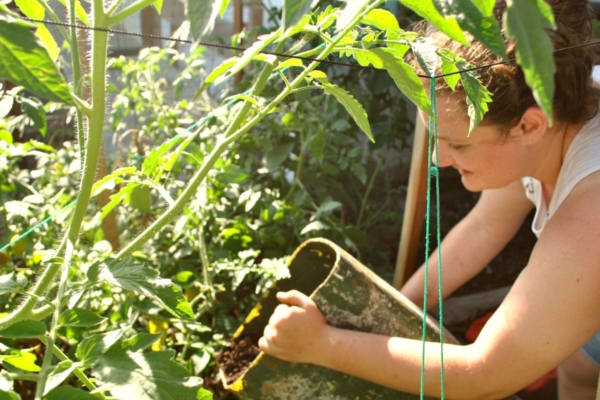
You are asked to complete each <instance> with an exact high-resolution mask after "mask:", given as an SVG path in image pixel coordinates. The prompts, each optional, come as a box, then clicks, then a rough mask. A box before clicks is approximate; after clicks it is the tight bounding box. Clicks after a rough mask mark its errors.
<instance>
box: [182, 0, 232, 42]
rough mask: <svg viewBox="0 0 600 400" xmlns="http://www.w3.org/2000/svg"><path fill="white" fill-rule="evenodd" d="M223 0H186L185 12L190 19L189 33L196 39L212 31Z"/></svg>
mask: <svg viewBox="0 0 600 400" xmlns="http://www.w3.org/2000/svg"><path fill="white" fill-rule="evenodd" d="M222 5H223V0H187V6H186V12H187V16H188V19H189V20H190V33H191V34H192V37H193V38H194V39H196V40H200V39H201V38H202V37H204V36H205V35H207V34H209V33H210V32H212V30H213V28H214V26H215V19H216V18H217V15H219V12H220V11H221V7H222Z"/></svg>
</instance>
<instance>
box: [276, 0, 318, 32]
mask: <svg viewBox="0 0 600 400" xmlns="http://www.w3.org/2000/svg"><path fill="white" fill-rule="evenodd" d="M311 3H312V0H284V1H283V18H282V22H283V30H284V31H287V30H288V29H290V28H292V27H293V26H294V25H296V24H297V23H298V22H299V21H300V19H302V17H303V16H304V15H306V14H307V13H308V12H309V11H310V5H311Z"/></svg>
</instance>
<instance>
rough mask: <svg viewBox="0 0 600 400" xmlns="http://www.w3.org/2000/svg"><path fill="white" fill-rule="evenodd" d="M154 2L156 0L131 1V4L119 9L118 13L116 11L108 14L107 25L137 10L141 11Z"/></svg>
mask: <svg viewBox="0 0 600 400" xmlns="http://www.w3.org/2000/svg"><path fill="white" fill-rule="evenodd" d="M154 2H156V0H138V1H136V2H135V3H133V4H132V5H130V6H127V7H125V8H124V9H122V10H121V11H119V12H118V13H116V14H114V15H110V14H109V16H108V26H112V25H114V24H116V23H119V22H121V21H123V20H124V19H126V18H129V17H131V16H132V15H133V14H135V13H137V12H138V11H142V10H143V9H144V8H146V7H148V6H149V5H152V4H154ZM109 12H110V11H109Z"/></svg>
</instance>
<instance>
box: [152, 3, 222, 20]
mask: <svg viewBox="0 0 600 400" xmlns="http://www.w3.org/2000/svg"><path fill="white" fill-rule="evenodd" d="M162 6H163V0H156V1H155V2H154V8H156V11H158V13H159V14H160V13H161V12H162ZM221 18H223V17H221Z"/></svg>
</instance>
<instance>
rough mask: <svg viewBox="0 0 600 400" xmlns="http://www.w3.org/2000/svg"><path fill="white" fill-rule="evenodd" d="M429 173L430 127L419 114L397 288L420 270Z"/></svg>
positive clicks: (405, 210)
mask: <svg viewBox="0 0 600 400" xmlns="http://www.w3.org/2000/svg"><path fill="white" fill-rule="evenodd" d="M428 176H429V175H428V173H427V128H426V127H425V125H423V122H422V121H421V118H419V116H417V118H416V123H415V133H414V140H413V149H412V158H411V162H410V173H409V178H408V192H407V193H406V205H405V208H404V219H403V220H402V232H401V234H400V245H399V248H398V257H397V258H396V271H395V273H394V281H393V285H394V287H395V288H396V289H398V290H399V289H400V288H401V287H402V286H403V285H404V283H405V282H406V281H407V280H408V278H410V276H411V275H412V274H413V273H414V272H415V269H416V265H415V264H416V262H417V252H418V249H419V242H420V240H421V234H422V232H423V223H424V214H425V195H426V193H427V177H428Z"/></svg>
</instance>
